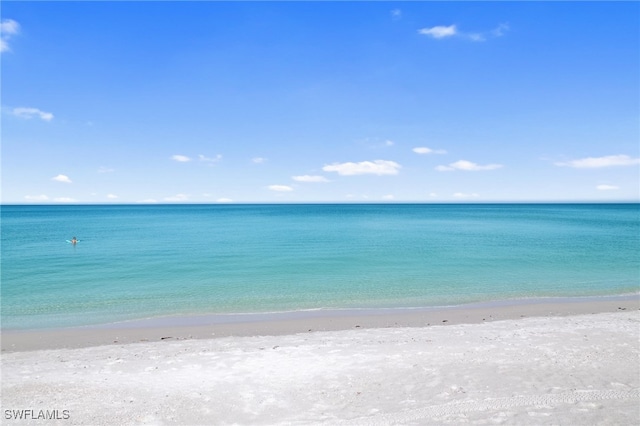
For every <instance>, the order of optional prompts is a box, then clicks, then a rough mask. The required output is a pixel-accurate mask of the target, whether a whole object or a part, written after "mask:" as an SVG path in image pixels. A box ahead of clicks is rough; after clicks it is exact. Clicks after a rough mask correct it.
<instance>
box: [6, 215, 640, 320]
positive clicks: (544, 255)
mask: <svg viewBox="0 0 640 426" xmlns="http://www.w3.org/2000/svg"><path fill="white" fill-rule="evenodd" d="M1 215H2V216H1V218H2V222H1V225H2V247H1V249H2V252H1V254H2V265H1V266H2V269H1V278H2V282H1V284H2V293H1V296H2V298H1V307H2V311H1V315H2V327H3V328H22V329H28V328H42V327H64V326H75V325H88V324H101V323H109V322H114V321H121V320H127V319H140V318H148V317H154V316H164V315H185V314H209V313H256V312H275V311H297V310H307V309H322V308H325V309H343V308H345V309H346V308H376V307H422V306H439V305H451V304H462V303H469V302H481V301H490V300H503V299H512V298H530V297H547V296H592V295H614V294H625V293H635V292H638V291H639V288H640V255H639V253H640V205H638V204H560V205H542V204H529V205H525V204H517V205H505V204H495V205H420V204H416V205H411V204H406V205H393V204H385V205H153V206H148V205H144V206H143V205H118V206H116V205H110V206H13V205H8V206H2V209H1ZM73 236H77V237H78V239H79V240H80V242H79V243H78V244H77V245H76V246H73V245H71V244H69V243H67V242H66V240H68V239H71V237H73Z"/></svg>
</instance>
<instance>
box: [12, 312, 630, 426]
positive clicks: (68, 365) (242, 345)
mask: <svg viewBox="0 0 640 426" xmlns="http://www.w3.org/2000/svg"><path fill="white" fill-rule="evenodd" d="M634 304H635V305H636V306H635V308H633V309H626V308H625V309H622V308H620V309H618V310H617V311H615V312H604V313H595V314H580V315H571V316H540V317H531V318H521V319H509V320H499V321H492V322H484V323H475V324H464V323H461V324H453V325H438V326H429V327H389V328H352V329H349V330H336V331H312V332H306V333H297V334H288V335H278V334H275V335H268V336H245V337H237V336H236V337H222V338H216V339H192V340H179V341H176V340H172V339H167V340H162V341H154V342H142V343H129V344H111V345H108V346H104V345H103V346H92V347H80V348H66V349H39V350H30V351H16V352H3V354H2V419H3V420H2V423H3V424H39V425H41V424H64V425H125V424H132V425H133V424H153V425H165V424H167V425H168V424H367V425H369V424H374V425H376V424H380V425H386V424H452V425H453V424H456V425H457V424H517V425H543V424H545V425H546V424H560V425H596V424H602V425H637V424H640V312H639V311H638V309H637V302H634ZM24 410H32V411H31V413H29V412H26V411H24ZM41 410H42V411H41ZM47 410H48V411H47ZM54 410H57V411H55V412H54ZM21 413H22V415H23V416H24V415H29V416H30V417H29V418H34V420H28V421H25V420H24V419H23V420H17V419H16V417H17V416H18V415H20V414H21ZM52 413H53V414H55V415H57V416H58V418H59V420H53V421H43V420H35V418H37V416H39V415H44V416H46V415H51V414H52Z"/></svg>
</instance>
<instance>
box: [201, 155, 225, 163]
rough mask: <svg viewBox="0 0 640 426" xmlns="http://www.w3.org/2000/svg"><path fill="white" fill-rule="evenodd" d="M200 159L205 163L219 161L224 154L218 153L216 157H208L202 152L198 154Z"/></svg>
mask: <svg viewBox="0 0 640 426" xmlns="http://www.w3.org/2000/svg"><path fill="white" fill-rule="evenodd" d="M198 160H200V161H202V162H205V163H210V164H211V163H217V162H219V161H220V160H222V154H217V155H216V156H215V157H206V156H204V155H202V154H200V155H198Z"/></svg>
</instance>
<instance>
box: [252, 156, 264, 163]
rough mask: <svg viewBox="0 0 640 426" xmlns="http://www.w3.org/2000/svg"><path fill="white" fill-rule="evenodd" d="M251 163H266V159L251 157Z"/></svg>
mask: <svg viewBox="0 0 640 426" xmlns="http://www.w3.org/2000/svg"><path fill="white" fill-rule="evenodd" d="M251 161H252V162H253V163H255V164H262V163H266V162H267V159H266V158H263V157H253V158H252V159H251Z"/></svg>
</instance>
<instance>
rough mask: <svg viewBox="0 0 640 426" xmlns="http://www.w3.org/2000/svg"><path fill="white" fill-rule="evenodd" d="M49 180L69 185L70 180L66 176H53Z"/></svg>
mask: <svg viewBox="0 0 640 426" xmlns="http://www.w3.org/2000/svg"><path fill="white" fill-rule="evenodd" d="M51 180H55V181H56V182H64V183H71V179H69V176H66V175H58V176H54V177H52V178H51Z"/></svg>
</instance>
